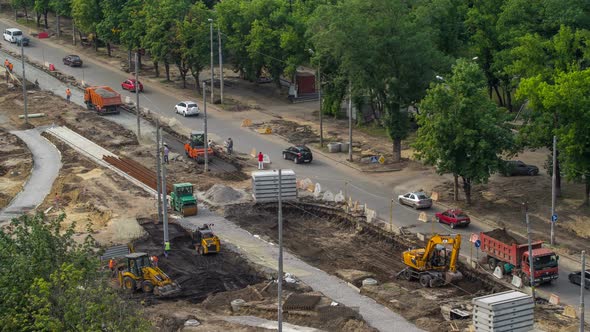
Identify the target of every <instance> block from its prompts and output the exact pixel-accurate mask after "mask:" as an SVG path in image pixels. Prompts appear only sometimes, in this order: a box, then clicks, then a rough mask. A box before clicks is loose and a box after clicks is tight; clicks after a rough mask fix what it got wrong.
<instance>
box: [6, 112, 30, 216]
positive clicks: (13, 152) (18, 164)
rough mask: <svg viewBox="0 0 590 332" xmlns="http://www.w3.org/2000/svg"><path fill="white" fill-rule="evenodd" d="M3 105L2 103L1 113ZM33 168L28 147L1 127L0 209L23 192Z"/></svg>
mask: <svg viewBox="0 0 590 332" xmlns="http://www.w3.org/2000/svg"><path fill="white" fill-rule="evenodd" d="M3 105H4V103H0V111H2V110H3V108H4V106H3ZM32 166H33V158H32V155H31V152H30V151H29V149H28V148H27V145H26V144H25V143H24V142H23V141H22V140H21V139H20V138H18V137H17V136H15V135H12V134H10V133H8V132H6V131H5V130H4V129H2V128H1V127H0V209H2V208H4V207H6V206H7V205H8V204H9V203H10V201H11V200H12V199H13V198H14V197H15V196H16V195H17V194H18V192H19V191H21V189H22V187H23V185H24V184H25V182H26V181H27V179H28V177H29V174H30V173H31V168H32Z"/></svg>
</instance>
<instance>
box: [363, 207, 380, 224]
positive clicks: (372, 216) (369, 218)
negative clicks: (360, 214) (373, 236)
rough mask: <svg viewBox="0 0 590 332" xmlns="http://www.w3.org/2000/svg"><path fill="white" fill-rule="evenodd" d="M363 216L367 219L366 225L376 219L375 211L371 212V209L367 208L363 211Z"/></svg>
mask: <svg viewBox="0 0 590 332" xmlns="http://www.w3.org/2000/svg"><path fill="white" fill-rule="evenodd" d="M365 215H366V217H367V223H369V224H370V223H372V222H373V221H375V220H376V219H377V211H375V210H371V209H368V208H367V209H366V210H365Z"/></svg>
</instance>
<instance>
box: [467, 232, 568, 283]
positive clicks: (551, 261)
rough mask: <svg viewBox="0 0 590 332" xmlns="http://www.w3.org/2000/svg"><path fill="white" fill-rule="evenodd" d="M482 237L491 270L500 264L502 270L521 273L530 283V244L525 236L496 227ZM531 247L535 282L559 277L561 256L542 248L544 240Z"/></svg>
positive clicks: (525, 280) (548, 280) (515, 273)
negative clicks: (511, 233) (514, 234)
mask: <svg viewBox="0 0 590 332" xmlns="http://www.w3.org/2000/svg"><path fill="white" fill-rule="evenodd" d="M479 240H480V241H481V248H480V249H481V251H482V252H484V253H486V254H487V264H488V267H489V268H490V269H491V270H494V269H495V268H496V267H499V268H500V269H501V270H502V272H503V273H505V274H508V273H512V275H516V276H519V277H521V278H522V281H523V283H524V284H525V285H526V286H530V275H531V271H530V269H529V245H528V241H527V240H526V239H524V238H522V237H519V236H513V235H510V234H508V232H507V231H506V230H505V229H494V230H492V231H489V232H481V233H480V235H479ZM531 247H532V252H533V266H534V271H535V281H534V283H535V285H539V284H542V283H546V282H551V281H553V280H555V279H557V278H558V276H559V273H558V267H557V265H558V264H557V262H558V260H559V256H557V255H556V254H555V252H553V250H551V249H547V248H543V241H533V242H532V243H531Z"/></svg>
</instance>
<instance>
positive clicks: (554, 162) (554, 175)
mask: <svg viewBox="0 0 590 332" xmlns="http://www.w3.org/2000/svg"><path fill="white" fill-rule="evenodd" d="M555 173H557V136H553V172H552V176H551V245H555V231H554V228H555V223H556V222H557V220H555V221H554V220H553V218H554V216H555V198H556V197H555V183H556V182H557V174H555Z"/></svg>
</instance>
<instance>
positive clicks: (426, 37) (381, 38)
mask: <svg viewBox="0 0 590 332" xmlns="http://www.w3.org/2000/svg"><path fill="white" fill-rule="evenodd" d="M411 14H412V12H411V7H410V6H408V5H407V4H406V3H402V2H400V1H390V0H372V1H363V0H347V1H343V2H339V3H338V4H336V5H326V6H324V7H321V8H318V10H317V11H316V12H315V13H314V16H313V18H312V19H311V20H310V22H311V24H310V29H311V31H312V42H313V44H314V45H315V47H316V48H317V49H318V51H319V52H320V53H321V54H327V55H330V57H332V58H334V59H338V61H339V67H340V73H342V74H343V75H345V77H346V79H347V80H349V81H350V82H352V86H353V95H357V96H358V95H366V96H367V99H368V100H369V101H370V102H371V104H372V105H373V108H374V109H376V110H377V111H378V113H380V114H383V119H382V121H383V125H384V126H385V128H386V129H387V132H388V134H389V137H390V138H391V139H392V142H393V145H392V147H393V155H394V160H396V161H399V160H400V159H401V141H402V139H404V138H406V136H407V135H408V131H409V129H408V122H409V121H408V115H407V113H406V112H405V111H404V110H403V108H404V107H406V106H407V105H409V104H410V103H412V102H414V101H417V100H420V99H421V98H422V96H423V95H424V92H425V91H426V88H427V87H428V82H429V81H430V80H431V79H432V77H434V71H435V70H438V69H442V68H445V67H446V66H447V65H448V59H447V58H446V57H445V56H444V55H443V54H442V53H441V52H439V51H438V50H437V49H436V46H435V43H434V41H433V38H434V36H433V35H431V34H430V30H429V29H426V28H424V27H423V25H422V24H420V23H419V21H416V20H413V15H411Z"/></svg>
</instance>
